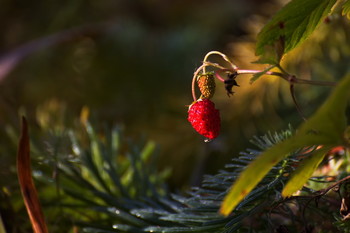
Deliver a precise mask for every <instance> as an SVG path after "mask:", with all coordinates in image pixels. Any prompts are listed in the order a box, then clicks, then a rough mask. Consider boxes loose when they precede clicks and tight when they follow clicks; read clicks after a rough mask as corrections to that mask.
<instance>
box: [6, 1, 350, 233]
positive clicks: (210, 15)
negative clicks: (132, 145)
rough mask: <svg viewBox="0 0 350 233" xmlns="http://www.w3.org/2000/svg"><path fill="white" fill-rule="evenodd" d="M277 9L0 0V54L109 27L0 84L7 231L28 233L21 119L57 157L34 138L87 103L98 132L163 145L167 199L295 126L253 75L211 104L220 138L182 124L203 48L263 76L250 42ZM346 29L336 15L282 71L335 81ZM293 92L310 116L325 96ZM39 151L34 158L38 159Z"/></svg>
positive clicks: (347, 50)
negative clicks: (115, 129) (19, 151)
mask: <svg viewBox="0 0 350 233" xmlns="http://www.w3.org/2000/svg"><path fill="white" fill-rule="evenodd" d="M283 4H284V2H283V1H258V0H249V1H243V0H235V1H226V0H219V1H210V0H204V1H199V0H193V1H184V0H175V1H159V0H158V1H157V0H156V1H128V0H119V1H105V0H102V1H80V0H74V1H69V2H67V1H63V2H62V1H54V0H50V1H36V2H35V3H33V2H25V1H17V0H15V1H13V0H1V8H0V27H1V28H2V35H1V36H0V52H1V54H2V55H4V56H5V55H6V52H10V51H11V50H13V49H15V48H17V47H18V46H20V45H21V44H23V43H26V42H28V41H31V40H36V39H39V38H43V37H45V36H47V35H50V34H52V33H56V32H61V31H64V30H66V29H69V28H73V27H77V26H81V25H90V24H95V23H99V22H109V23H110V24H111V26H110V30H108V31H107V32H106V33H102V34H99V35H95V36H84V37H79V38H76V40H71V41H67V43H64V44H59V45H57V46H53V47H50V48H46V49H45V50H41V51H37V52H35V53H32V54H30V56H28V57H27V58H26V59H25V60H23V61H22V62H21V63H20V64H19V65H18V66H17V67H16V69H15V70H14V71H13V72H12V73H10V74H9V75H8V76H7V78H6V79H5V80H2V81H1V85H0V93H1V94H0V112H1V114H0V127H2V128H3V129H4V130H3V131H1V132H0V138H1V143H0V152H1V156H0V177H6V179H3V178H2V179H0V188H1V190H0V198H1V199H0V212H1V215H2V218H3V219H4V223H5V225H6V224H10V223H11V226H12V227H14V228H13V232H28V229H29V227H30V226H29V223H28V219H27V217H26V213H25V210H24V209H23V205H22V204H21V201H20V196H19V193H18V186H17V183H16V180H17V177H16V174H15V156H14V155H15V154H16V147H15V145H16V144H15V143H13V142H17V138H16V137H17V136H16V133H15V132H18V115H22V114H25V115H27V116H28V119H29V121H30V125H31V127H32V131H31V137H32V138H33V140H37V141H39V143H41V144H46V143H48V144H50V145H55V146H57V147H58V148H59V147H60V144H61V143H63V142H62V141H60V140H58V141H56V140H54V137H53V138H51V139H52V140H53V141H50V140H49V139H47V140H46V141H42V138H47V137H45V134H46V133H47V132H49V131H52V132H51V133H54V134H60V133H61V134H62V133H63V132H64V131H65V129H66V128H69V127H73V126H76V119H77V118H78V117H79V115H80V112H81V110H82V109H83V108H84V106H88V108H89V109H90V111H91V117H90V119H91V121H92V122H103V123H98V124H97V125H98V126H97V127H101V128H102V127H105V126H106V125H107V127H109V126H111V125H115V123H117V125H120V126H121V127H122V128H123V127H125V128H126V129H127V130H126V132H127V136H128V137H130V138H137V137H138V135H140V134H141V135H147V137H149V138H151V139H152V140H154V141H155V142H156V143H157V144H159V145H160V155H161V156H159V164H160V165H159V167H160V168H164V167H168V166H171V168H172V174H173V175H172V176H171V177H170V178H169V180H168V182H167V183H169V184H170V189H171V190H176V189H182V188H183V187H184V186H186V185H188V184H199V183H200V180H201V179H202V178H201V177H202V174H203V173H208V172H209V173H213V172H214V171H216V170H217V169H218V168H220V167H223V164H225V163H227V162H228V161H229V160H230V159H231V157H232V155H235V154H238V151H241V150H243V149H244V148H246V147H247V144H248V141H249V138H251V137H252V136H253V135H256V134H263V133H265V132H266V131H268V130H271V131H274V130H278V129H281V128H285V126H286V123H287V122H291V123H292V124H293V125H294V124H298V123H300V121H301V119H300V118H299V116H298V114H297V112H296V111H295V108H294V106H293V103H292V100H291V98H290V96H289V90H288V85H286V84H284V83H283V82H282V81H281V80H280V79H278V78H275V77H262V78H260V79H259V80H258V81H257V82H255V83H254V84H253V85H250V84H249V79H250V77H248V76H247V77H246V78H243V77H242V78H239V80H237V81H238V82H239V84H240V86H241V87H240V88H237V89H236V90H234V91H235V93H236V94H235V95H234V96H232V97H231V98H230V99H228V98H227V96H226V94H225V90H224V88H222V89H221V90H220V89H219V90H218V91H217V93H218V94H217V95H216V96H215V97H214V98H215V102H216V103H217V104H216V105H217V107H218V108H219V109H221V114H222V122H223V125H222V134H221V136H220V137H219V138H218V139H217V140H215V141H214V142H212V143H210V144H205V145H203V141H202V138H201V137H200V136H198V135H197V134H195V133H194V132H193V129H192V128H191V126H190V124H188V122H187V121H186V114H187V107H186V105H188V104H190V102H191V95H190V78H191V77H192V73H193V71H194V70H195V67H196V66H198V65H200V63H201V59H202V56H203V55H204V54H205V53H206V52H207V51H209V50H222V51H225V53H226V54H230V55H232V58H233V60H234V62H235V63H237V65H238V66H239V67H240V68H247V69H248V68H249V69H264V68H265V67H264V66H262V65H256V64H251V62H252V61H255V60H257V57H256V56H255V55H254V50H255V38H256V35H257V33H258V31H259V30H260V29H261V27H262V26H263V25H264V24H265V23H266V22H267V20H268V18H269V17H270V16H271V15H272V14H273V13H274V12H276V11H277V10H278V9H279V8H280V7H281V5H283ZM348 28H349V21H348V20H346V19H345V17H340V13H339V15H337V14H335V15H333V16H332V17H330V18H329V19H328V20H327V21H325V22H324V23H322V25H321V28H320V29H319V30H317V31H316V32H315V33H313V34H312V35H311V36H310V38H309V39H308V40H306V41H305V42H304V43H303V45H302V46H300V47H298V48H297V49H295V50H293V51H292V52H290V53H289V54H287V56H286V57H285V58H284V60H283V61H282V62H283V66H285V68H286V69H287V70H288V71H289V72H291V73H295V74H296V75H297V76H298V77H301V78H307V79H316V80H334V77H342V76H343V75H344V74H345V73H346V72H348V71H349V68H348V67H349V66H348V64H349V57H350V46H349V44H348V41H349V39H350V38H349V37H350V35H349V30H348ZM311 45H312V46H311ZM1 58H4V57H1ZM296 90H297V97H298V100H299V101H300V103H301V105H302V107H303V110H304V112H305V113H306V115H307V116H309V115H311V113H313V112H314V110H315V109H316V108H317V106H319V103H320V102H321V101H322V100H323V99H324V97H325V96H326V95H327V94H328V92H329V90H330V88H325V87H309V86H297V88H296ZM53 119H55V120H53ZM99 124H100V125H99ZM45 130H46V133H45ZM46 136H47V135H46ZM54 149H55V147H52V150H53V151H54ZM37 152H38V151H37ZM37 152H35V151H34V153H33V155H34V161H38V160H40V159H42V156H44V155H42V154H41V153H37ZM52 153H53V152H52ZM34 166H40V164H37V162H35V163H34ZM44 187H45V186H44ZM40 188H43V187H42V186H41V187H40ZM44 189H45V188H43V191H42V193H43V195H45V192H44ZM50 192H51V191H50Z"/></svg>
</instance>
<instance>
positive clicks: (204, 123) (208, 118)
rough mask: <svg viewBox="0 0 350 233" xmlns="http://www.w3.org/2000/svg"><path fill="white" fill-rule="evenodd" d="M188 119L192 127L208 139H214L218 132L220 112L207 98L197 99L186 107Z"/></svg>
mask: <svg viewBox="0 0 350 233" xmlns="http://www.w3.org/2000/svg"><path fill="white" fill-rule="evenodd" d="M187 119H188V121H189V122H190V123H191V125H192V127H193V128H194V129H195V130H196V131H197V132H198V133H199V134H201V135H203V136H204V137H206V138H208V139H210V140H211V139H214V138H216V137H217V136H218V135H219V132H220V113H219V110H217V109H215V105H214V103H213V102H211V101H210V100H209V99H203V100H198V101H196V102H195V103H194V104H192V105H191V106H190V108H189V109H188V118H187Z"/></svg>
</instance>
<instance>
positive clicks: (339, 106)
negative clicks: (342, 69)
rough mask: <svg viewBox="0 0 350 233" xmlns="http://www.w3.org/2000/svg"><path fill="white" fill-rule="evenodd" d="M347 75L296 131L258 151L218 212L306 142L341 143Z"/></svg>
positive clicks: (234, 202) (349, 80)
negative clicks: (260, 152) (261, 151)
mask: <svg viewBox="0 0 350 233" xmlns="http://www.w3.org/2000/svg"><path fill="white" fill-rule="evenodd" d="M349 90H350V75H349V76H347V77H345V78H344V79H343V80H342V81H341V82H340V83H339V84H338V86H337V87H336V88H335V90H334V91H333V93H332V94H331V95H330V97H329V98H328V99H327V100H326V101H325V103H324V104H323V105H322V106H321V107H320V108H319V109H318V110H317V112H316V113H315V114H314V115H313V116H312V117H311V118H310V119H309V120H308V121H307V122H305V123H304V124H302V125H301V126H300V127H299V128H298V130H297V132H296V134H295V135H294V136H292V137H290V138H288V139H286V140H285V141H282V142H281V143H278V144H276V145H274V146H272V147H270V148H269V149H267V150H266V151H265V152H263V153H262V154H260V155H259V156H258V157H257V158H256V159H255V160H254V161H253V162H251V163H250V164H249V165H248V167H247V168H246V169H245V170H244V171H243V172H242V173H241V175H240V176H239V178H238V179H237V180H236V182H235V183H234V184H233V186H232V187H231V189H230V191H229V193H228V194H227V195H226V197H225V199H224V201H223V203H222V205H221V209H220V212H221V214H223V215H228V214H230V212H231V211H232V210H233V209H234V208H235V207H236V206H237V204H238V203H239V202H240V201H241V200H242V199H243V198H244V197H245V196H247V195H248V194H249V193H250V192H251V191H252V190H253V188H254V187H255V186H256V185H257V184H258V183H259V182H260V180H261V179H262V178H263V177H264V176H265V175H266V173H268V171H269V170H270V169H271V168H272V167H273V166H274V165H275V164H276V163H278V162H279V161H280V160H281V159H283V158H284V157H286V156H288V154H289V153H291V152H293V151H295V150H298V149H301V148H303V147H306V146H313V145H324V146H325V147H329V146H333V145H334V146H335V145H340V144H341V143H342V142H343V132H344V130H345V128H346V116H345V108H346V105H347V102H348V100H349V99H350V91H349Z"/></svg>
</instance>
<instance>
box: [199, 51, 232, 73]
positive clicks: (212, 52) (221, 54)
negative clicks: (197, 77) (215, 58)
mask: <svg viewBox="0 0 350 233" xmlns="http://www.w3.org/2000/svg"><path fill="white" fill-rule="evenodd" d="M211 55H219V56H220V57H222V58H223V59H224V60H225V61H226V62H227V63H229V64H230V66H231V68H232V69H233V70H237V69H238V67H237V66H236V65H235V64H233V62H232V61H231V60H230V59H229V58H228V57H227V56H226V55H225V54H223V53H221V52H219V51H210V52H209V53H207V54H206V55H205V57H204V60H203V63H205V62H207V60H208V58H209V56H211ZM203 71H204V73H205V68H204V69H203Z"/></svg>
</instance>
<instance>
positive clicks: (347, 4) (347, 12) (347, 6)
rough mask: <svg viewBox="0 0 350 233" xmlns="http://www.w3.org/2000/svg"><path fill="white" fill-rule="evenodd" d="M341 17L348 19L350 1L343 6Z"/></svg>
mask: <svg viewBox="0 0 350 233" xmlns="http://www.w3.org/2000/svg"><path fill="white" fill-rule="evenodd" d="M342 15H346V17H347V18H348V19H350V0H347V1H346V2H345V3H344V5H343V11H342Z"/></svg>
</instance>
